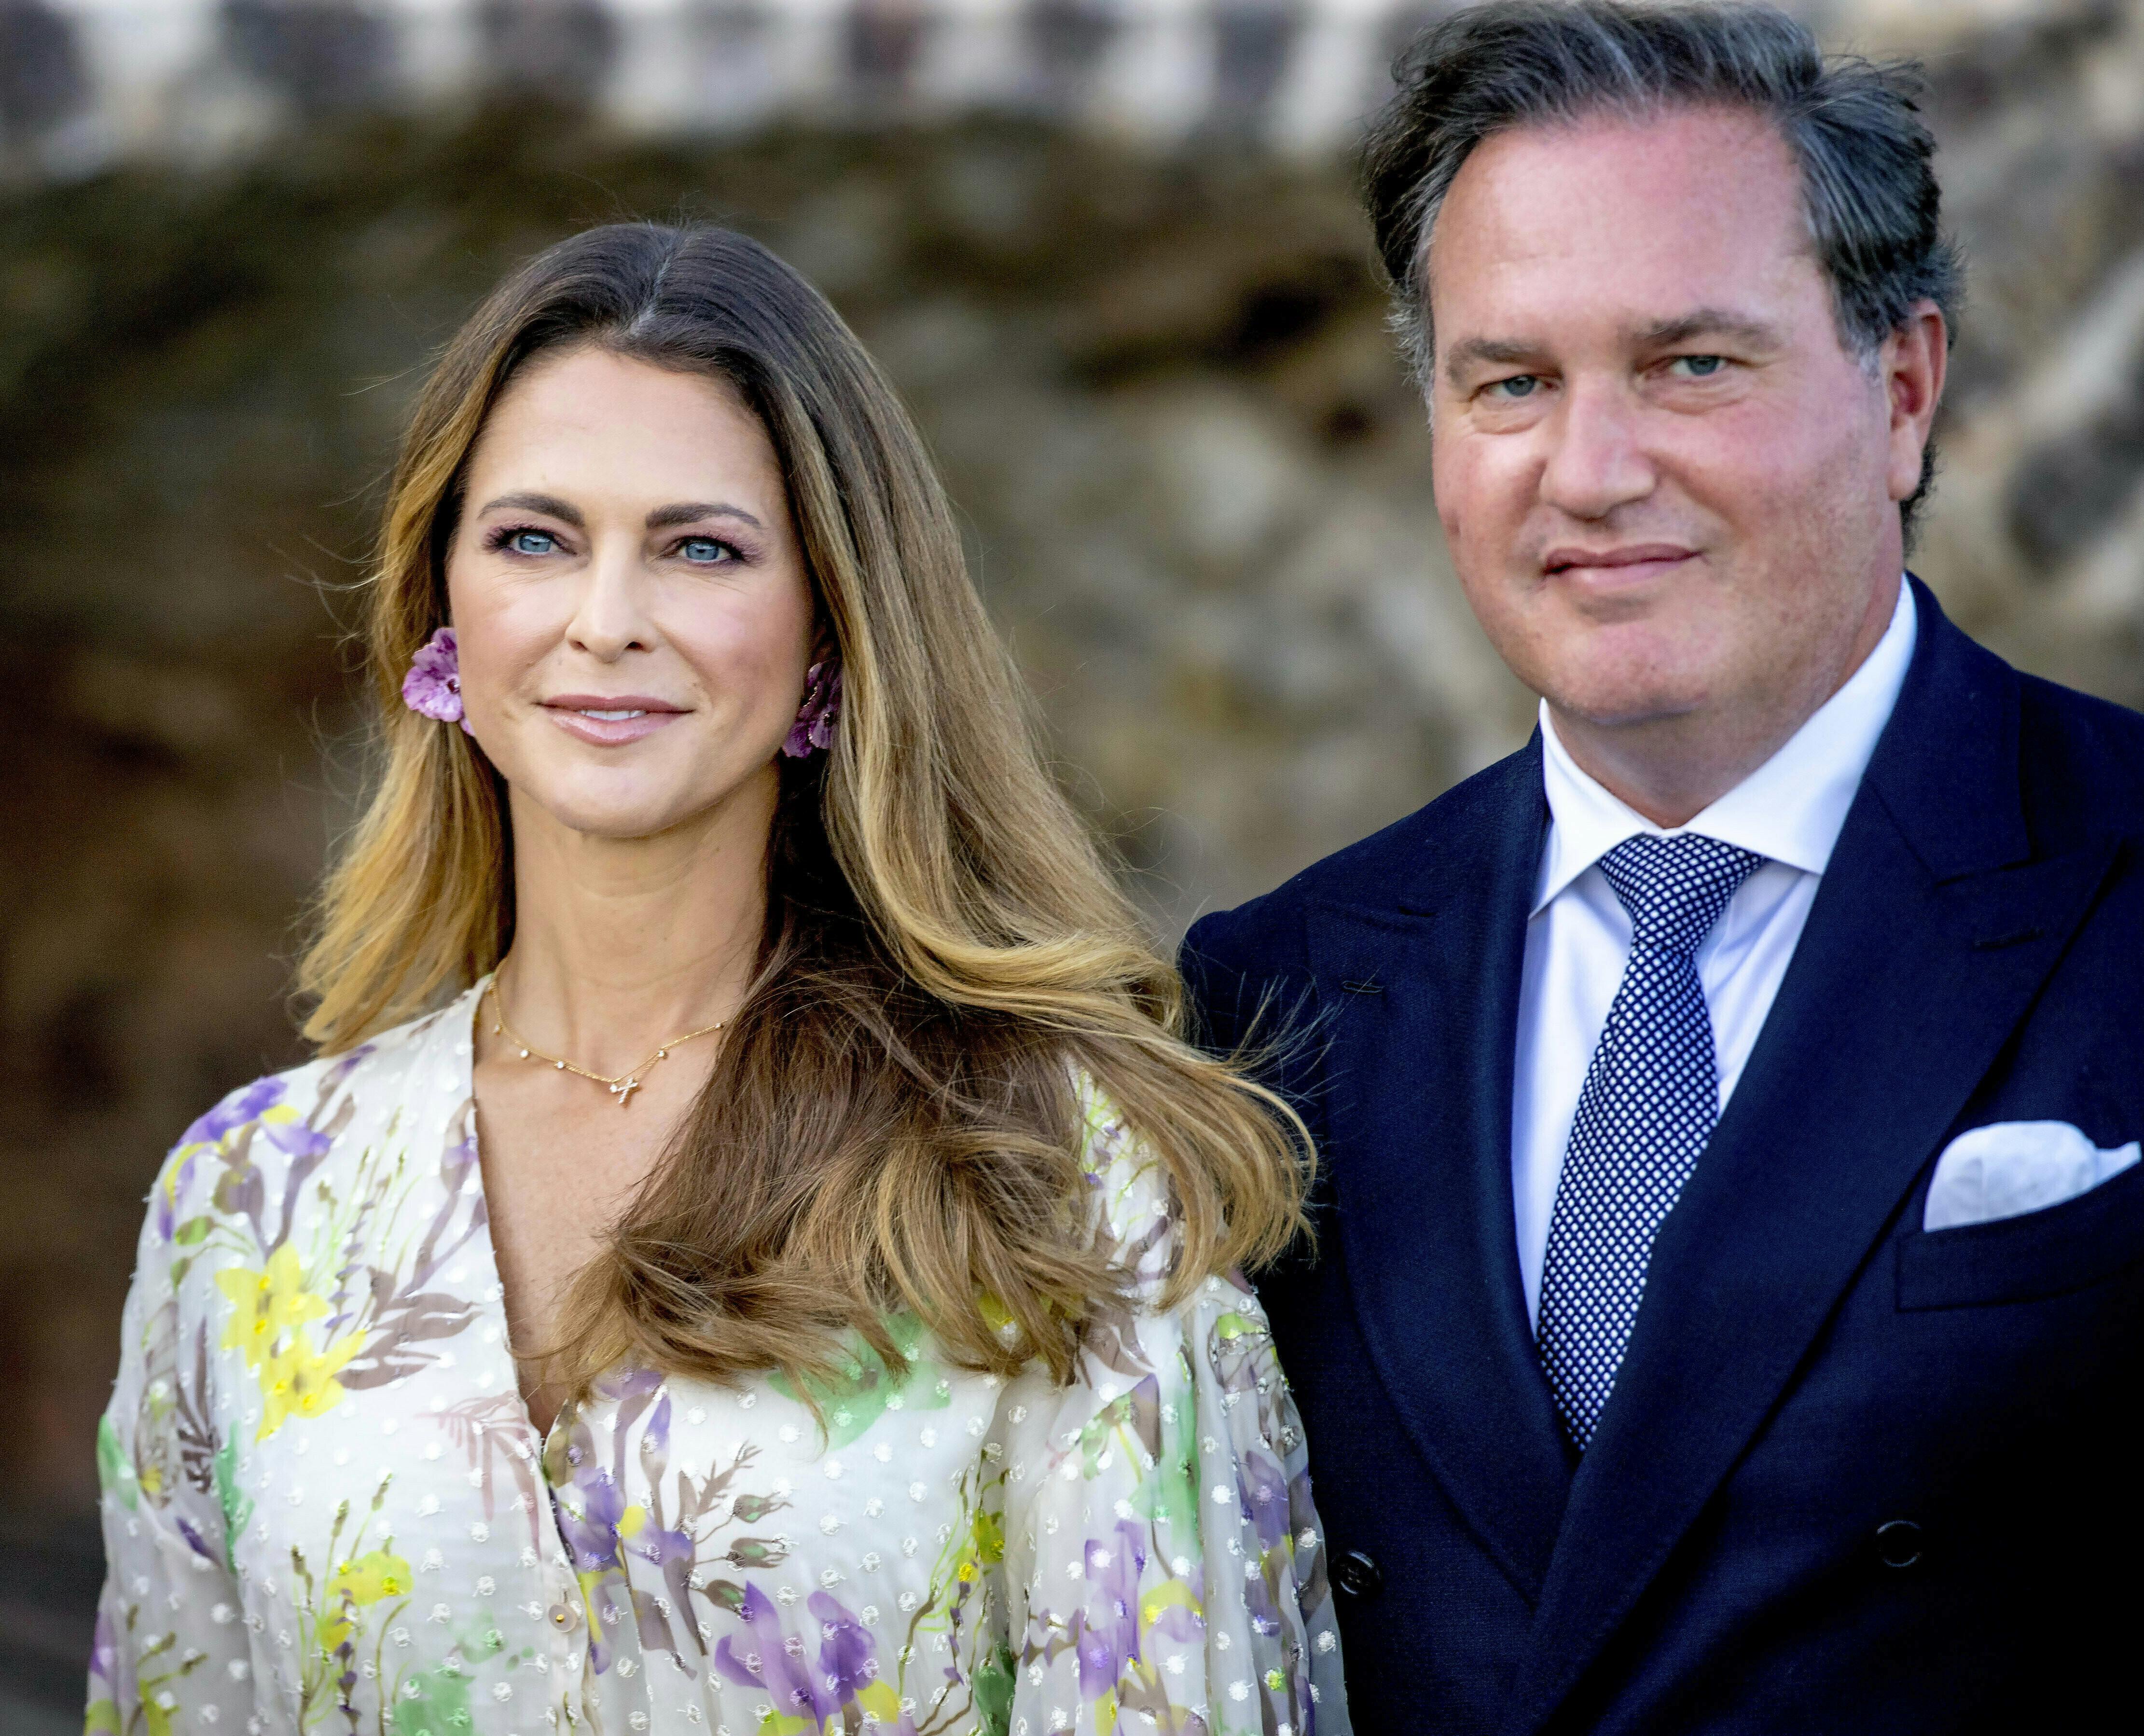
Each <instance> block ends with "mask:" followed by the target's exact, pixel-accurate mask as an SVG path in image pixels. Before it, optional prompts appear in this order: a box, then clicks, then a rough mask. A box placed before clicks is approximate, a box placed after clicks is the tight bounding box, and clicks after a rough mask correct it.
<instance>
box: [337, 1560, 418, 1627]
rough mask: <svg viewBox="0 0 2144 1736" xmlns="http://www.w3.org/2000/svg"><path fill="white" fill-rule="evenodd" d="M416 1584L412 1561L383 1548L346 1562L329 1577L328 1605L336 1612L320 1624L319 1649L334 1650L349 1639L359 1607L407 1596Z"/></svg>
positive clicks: (362, 1607)
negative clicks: (391, 1553)
mask: <svg viewBox="0 0 2144 1736" xmlns="http://www.w3.org/2000/svg"><path fill="white" fill-rule="evenodd" d="M412 1585H414V1577H413V1575H411V1574H410V1571H409V1563H408V1562H407V1561H405V1560H403V1559H402V1557H401V1556H400V1555H390V1553H389V1552H388V1551H387V1550H384V1549H376V1550H372V1551H370V1553H369V1554H366V1555H358V1556H355V1557H354V1558H353V1559H351V1560H348V1561H345V1562H344V1563H343V1564H342V1565H341V1566H340V1567H338V1568H337V1569H336V1570H335V1572H334V1573H333V1574H332V1575H330V1576H329V1579H328V1585H327V1605H326V1607H327V1608H328V1609H330V1610H332V1611H333V1612H334V1613H333V1614H330V1616H329V1617H328V1619H326V1620H325V1621H323V1622H322V1623H321V1624H320V1649H321V1650H322V1651H323V1652H332V1651H334V1650H335V1648H336V1647H338V1646H340V1644H342V1643H343V1641H344V1640H345V1639H349V1638H350V1633H351V1631H352V1629H355V1626H356V1625H357V1622H356V1615H355V1612H356V1611H357V1610H362V1609H365V1608H367V1607H369V1606H370V1605H373V1604H377V1603H384V1602H385V1601H386V1600H388V1599H389V1598H395V1597H407V1596H408V1595H409V1591H410V1588H411V1587H412Z"/></svg>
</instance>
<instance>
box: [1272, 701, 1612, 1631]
mask: <svg viewBox="0 0 2144 1736" xmlns="http://www.w3.org/2000/svg"><path fill="white" fill-rule="evenodd" d="M1459 793H1465V794H1470V795H1472V796H1474V797H1476V800H1473V801H1472V802H1471V803H1468V804H1466V805H1464V806H1462V809H1461V811H1458V812H1457V813H1447V812H1440V814H1439V816H1438V824H1437V826H1435V827H1434V828H1432V829H1429V830H1427V831H1425V834H1424V836H1423V838H1422V848H1421V855H1420V858H1419V866H1418V871H1417V872H1414V873H1412V874H1410V875H1408V877H1407V881H1406V884H1405V885H1401V886H1397V887H1393V888H1391V889H1380V890H1382V891H1383V892H1384V896H1382V897H1380V898H1378V899H1377V900H1375V901H1374V902H1366V903H1364V904H1361V905H1353V904H1349V905H1338V904H1322V905H1313V907H1312V908H1311V909H1310V910H1309V912H1308V924H1309V929H1308V941H1309V947H1310V961H1311V969H1312V972H1313V976H1314V978H1315V980H1316V983H1317V990H1318V1003H1319V1005H1320V1008H1321V1009H1322V1011H1323V1016H1324V1017H1325V1019H1327V1020H1328V1021H1329V1023H1328V1041H1329V1046H1328V1049H1327V1050H1326V1060H1325V1066H1326V1070H1327V1079H1328V1089H1327V1094H1326V1108H1327V1113H1328V1116H1329V1117H1330V1123H1329V1124H1330V1128H1331V1132H1332V1138H1333V1150H1334V1152H1335V1153H1344V1157H1343V1158H1340V1159H1339V1160H1338V1161H1337V1162H1336V1163H1335V1164H1334V1166H1333V1183H1332V1188H1333V1193H1332V1198H1333V1208H1334V1218H1335V1221H1336V1228H1337V1233H1338V1237H1339V1239H1340V1242H1341V1244H1342V1252H1343V1253H1344V1257H1345V1265H1346V1268H1347V1277H1348V1282H1349V1285H1350V1287H1351V1288H1352V1292H1353V1297H1354V1301H1355V1305H1356V1309H1357V1314H1358V1316H1359V1317H1360V1321H1361V1324H1362V1332H1363V1336H1364V1337H1365V1339H1366V1341H1367V1342H1368V1344H1369V1346H1370V1350H1371V1354H1372V1358H1373V1359H1374V1361H1375V1362H1376V1365H1377V1373H1378V1375H1379V1376H1380V1378H1381V1379H1382V1381H1383V1384H1384V1386H1385V1389H1386V1391H1387V1394H1388V1396H1390V1398H1391V1400H1392V1405H1393V1407H1394V1408H1395V1409H1396V1410H1397V1411H1398V1413H1399V1415H1400V1416H1401V1417H1402V1421H1404V1423H1405V1425H1406V1427H1407V1432H1408V1434H1409V1436H1411V1437H1412V1440H1413V1441H1414V1443H1415V1445H1416V1446H1417V1448H1418V1449H1419V1450H1420V1451H1421V1452H1422V1455H1423V1456H1424V1457H1425V1458H1426V1459H1427V1461H1428V1462H1429V1463H1430V1465H1431V1466H1432V1468H1433V1469H1434V1471H1436V1474H1437V1478H1438V1480H1439V1481H1440V1482H1441V1483H1442V1486H1443V1487H1444V1490H1445V1491H1446V1493H1447V1495H1449V1496H1450V1497H1451V1499H1452V1500H1453V1502H1454V1503H1455V1504H1456V1505H1457V1506H1458V1508H1459V1509H1460V1510H1461V1511H1462V1513H1463V1514H1464V1515H1465V1516H1466V1518H1467V1522H1468V1523H1469V1525H1472V1528H1473V1530H1475V1532H1476V1535H1478V1536H1479V1537H1480V1538H1481V1540H1482V1541H1483V1543H1484V1544H1485V1545H1486V1547H1487V1548H1488V1550H1490V1552H1491V1555H1493V1556H1494V1557H1495V1559H1496V1560H1497V1561H1498V1563H1499V1564H1500V1565H1501V1567H1502V1568H1503V1570H1504V1571H1505V1573H1506V1575H1509V1576H1510V1578H1511V1580H1512V1582H1513V1583H1514V1585H1516V1586H1517V1587H1518V1589H1519V1590H1520V1591H1521V1594H1522V1595H1525V1596H1526V1598H1527V1600H1529V1601H1531V1600H1533V1599H1534V1598H1535V1597H1536V1595H1538V1594H1539V1592H1540V1589H1541V1579H1542V1575H1543V1573H1544V1572H1545V1571H1546V1567H1547V1564H1548V1560H1549V1555H1550V1551H1551V1549H1552V1547H1553V1546H1554V1543H1555V1539H1556V1528H1557V1525H1558V1524H1559V1522H1560V1520H1561V1515H1562V1510H1563V1505H1564V1500H1565V1498H1566V1493H1567V1491H1568V1488H1569V1481H1570V1472H1569V1468H1568V1464H1567V1461H1566V1458H1565V1456H1564V1451H1563V1447H1562V1444H1561V1437H1560V1436H1558V1434H1557V1432H1556V1419H1555V1413H1554V1410H1553V1408H1552V1406H1551V1402H1550V1400H1549V1396H1548V1387H1547V1383H1546V1381H1545V1380H1544V1378H1543V1377H1542V1375H1541V1366H1540V1363H1539V1362H1538V1360H1537V1359H1536V1356H1535V1354H1534V1348H1533V1338H1532V1334H1531V1332H1530V1331H1529V1330H1528V1327H1527V1324H1526V1303H1525V1299H1524V1295H1523V1292H1522V1290H1521V1285H1520V1282H1519V1270H1518V1258H1517V1252H1516V1242H1515V1237H1516V1231H1515V1228H1514V1226H1513V1220H1512V1210H1511V1050H1512V1037H1513V1033H1514V1032H1515V1030H1516V1026H1517V1021H1518V1000H1519V975H1520V970H1521V965H1522V962H1523V959H1524V951H1525V944H1526V912H1527V906H1528V904H1529V902H1530V900H1531V895H1532V888H1533V885H1534V877H1535V873H1536V867H1537V865H1538V862H1539V858H1540V853H1541V840H1542V836H1543V833H1544V830H1545V828H1546V824H1547V806H1546V800H1545V798H1544V796H1543V795H1542V791H1541V751H1540V743H1539V738H1538V737H1536V740H1535V742H1534V743H1533V744H1532V745H1531V746H1530V747H1529V748H1527V749H1526V750H1525V751H1521V752H1520V753H1518V754H1516V755H1514V756H1512V757H1511V759H1510V760H1507V761H1505V762H1504V763H1503V765H1502V766H1498V767H1496V768H1494V769H1493V770H1492V771H1491V772H1490V773H1489V774H1487V775H1486V776H1484V777H1483V778H1482V779H1481V780H1479V781H1477V782H1476V786H1474V788H1473V789H1472V791H1467V792H1459ZM1441 806H1442V805H1441Z"/></svg>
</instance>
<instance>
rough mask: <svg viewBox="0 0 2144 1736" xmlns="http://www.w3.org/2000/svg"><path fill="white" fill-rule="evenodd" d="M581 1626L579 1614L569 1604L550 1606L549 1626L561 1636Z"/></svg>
mask: <svg viewBox="0 0 2144 1736" xmlns="http://www.w3.org/2000/svg"><path fill="white" fill-rule="evenodd" d="M580 1624H581V1612H580V1611H579V1610H577V1609H575V1608H574V1607H573V1605H571V1604H553V1605H551V1625H552V1626H553V1627H554V1628H556V1629H558V1631H559V1632H560V1633H561V1634H570V1633H572V1632H573V1629H575V1628H577V1627H578V1626H580Z"/></svg>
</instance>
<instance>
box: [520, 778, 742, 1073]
mask: <svg viewBox="0 0 2144 1736" xmlns="http://www.w3.org/2000/svg"><path fill="white" fill-rule="evenodd" d="M756 793H757V792H756ZM745 795H746V792H743V791H740V792H739V796H745ZM525 806H526V805H524V804H519V803H517V804H515V805H514V814H513V819H514V944H513V946H512V947H511V949H510V950H509V952H508V955H507V956H506V959H505V960H504V963H503V964H502V965H500V968H499V995H500V999H502V1000H503V1002H504V1006H505V1009H506V1015H507V1018H508V1019H509V1022H510V1023H511V1024H512V1025H513V1027H514V1030H515V1031H516V1033H517V1034H519V1036H520V1037H521V1038H522V1039H523V1040H524V1041H525V1042H527V1043H529V1044H532V1045H534V1047H536V1048H538V1049H543V1050H545V1051H547V1052H548V1053H549V1054H554V1055H563V1056H565V1057H566V1058H568V1059H570V1060H572V1061H573V1064H575V1065H577V1066H580V1067H584V1068H586V1069H588V1070H589V1071H590V1072H593V1073H599V1074H613V1073H617V1072H619V1071H621V1070H623V1069H626V1068H628V1067H632V1066H633V1065H635V1064H638V1062H640V1061H641V1060H643V1059H645V1058H646V1057H647V1055H648V1054H649V1053H650V1051H652V1050H653V1049H655V1048H656V1046H657V1045H658V1044H662V1043H664V1042H666V1041H668V1039H671V1038H673V1037H676V1036H677V1035H679V1034H682V1033H683V1032H686V1031H692V1030H697V1029H700V1028H701V1027H702V1026H703V1025H707V1024H713V1023H715V1022H716V1021H717V1019H728V1018H729V1017H730V1016H731V1015H732V1014H733V1013H735V1011H736V1010H737V1006H738V1005H739V1004H740V1003H741V1002H742V999H744V995H745V992H746V990H747V988H748V987H749V986H750V984H751V980H752V971H753V970H754V968H755V966H756V965H757V962H758V956H759V947H760V940H761V937H762V934H763V933H764V931H765V926H766V920H767V845H768V839H769V836H770V833H771V830H772V821H773V793H772V790H771V789H770V790H769V791H766V792H763V793H762V794H761V795H760V799H758V800H751V799H745V800H733V801H730V802H726V803H724V804H722V807H721V809H719V810H718V811H716V812H714V813H712V814H711V815H709V816H706V817H705V819H704V820H703V821H700V822H698V823H697V824H695V825H693V826H687V827H679V828H677V829H676V830H674V831H668V832H664V833H661V834H658V836H654V837H650V838H632V839H618V838H601V837H593V836H589V835H588V834H587V833H583V832H576V831H573V830H571V829H570V828H568V827H565V826H560V825H559V824H558V822H557V821H554V820H553V819H551V818H550V816H548V815H544V814H542V813H540V812H528V811H524V808H525Z"/></svg>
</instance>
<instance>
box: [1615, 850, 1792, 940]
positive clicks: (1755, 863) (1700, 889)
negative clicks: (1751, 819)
mask: <svg viewBox="0 0 2144 1736" xmlns="http://www.w3.org/2000/svg"><path fill="white" fill-rule="evenodd" d="M1763 863H1764V857H1762V856H1758V855H1756V854H1755V853H1754V851H1747V850H1741V849H1738V848H1737V847H1736V846H1734V845H1732V844H1722V843H1721V842H1720V841H1719V840H1718V839H1717V838H1705V837H1700V836H1698V834H1696V833H1695V832H1678V833H1677V834H1676V835H1675V836H1674V837H1671V838H1655V837H1653V836H1650V835H1644V836H1639V837H1635V838H1625V840H1624V841H1622V842H1621V843H1620V844H1618V845H1617V846H1615V848H1614V849H1613V850H1611V851H1609V852H1608V854H1607V855H1606V856H1603V857H1601V872H1602V873H1603V874H1605V875H1607V876H1608V884H1609V885H1610V886H1612V887H1614V888H1615V896H1616V897H1617V898H1619V899H1620V900H1622V904H1623V908H1624V909H1625V910H1627V911H1629V912H1630V930H1631V940H1632V942H1633V944H1634V945H1640V946H1650V947H1655V948H1658V949H1659V950H1661V951H1663V952H1673V953H1680V954H1683V955H1689V954H1691V953H1694V952H1695V951H1696V950H1697V949H1698V948H1699V947H1700V945H1703V944H1704V940H1705V936H1706V935H1709V934H1710V933H1711V932H1712V925H1713V924H1714V923H1715V922H1717V921H1719V920H1720V912H1721V911H1722V910H1725V909H1726V908H1727V901H1728V900H1730V898H1732V897H1734V895H1735V888H1736V887H1738V886H1740V885H1741V884H1742V882H1743V881H1744V880H1747V879H1749V876H1750V875H1752V874H1754V872H1755V871H1756V870H1757V869H1758V868H1759V867H1760V866H1762V865H1763Z"/></svg>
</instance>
